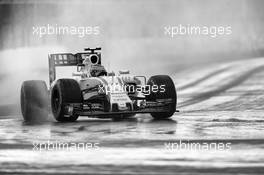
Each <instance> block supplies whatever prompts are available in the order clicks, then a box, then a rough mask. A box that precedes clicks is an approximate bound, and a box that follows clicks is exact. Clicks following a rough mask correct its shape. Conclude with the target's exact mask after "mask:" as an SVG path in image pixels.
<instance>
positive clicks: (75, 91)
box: [51, 79, 83, 122]
mask: <svg viewBox="0 0 264 175" xmlns="http://www.w3.org/2000/svg"><path fill="white" fill-rule="evenodd" d="M82 102H83V97H82V92H81V89H80V86H79V84H78V82H77V81H75V80H73V79H59V80H58V81H57V82H56V84H55V85H54V87H53V88H52V91H51V109H52V113H53V116H54V118H55V119H56V120H57V121H60V122H74V121H76V120H77V119H78V117H79V116H78V115H65V104H66V103H82Z"/></svg>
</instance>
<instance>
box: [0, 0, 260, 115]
mask: <svg viewBox="0 0 264 175" xmlns="http://www.w3.org/2000/svg"><path fill="white" fill-rule="evenodd" d="M263 6H264V1H262V0H221V1H219V0H200V1H196V0H166V1H160V0H144V1H142V0H134V1H129V0H79V1H77V0H74V1H69V0H65V1H62V0H58V1H51V0H44V1H40V0H35V1H33V0H29V1H26V0H13V1H12V0H10V1H6V0H0V23H1V25H0V115H2V116H3V115H10V114H11V113H12V114H13V113H15V114H16V113H18V111H19V110H18V106H19V91H20V85H21V83H22V81H23V80H26V79H44V80H46V81H47V80H48V64H47V55H48V54H49V53H54V52H77V51H82V50H83V48H84V47H102V48H103V50H102V55H103V58H102V62H103V64H105V66H106V67H107V68H108V70H115V71H117V70H120V69H129V70H130V71H131V73H133V74H143V75H147V76H149V75H153V74H169V75H173V74H176V73H177V72H179V71H182V70H184V69H191V68H195V67H197V66H199V65H205V66H208V65H209V64H210V63H211V62H222V61H229V60H234V59H250V58H253V57H261V56H263V54H264V35H263V31H264V24H263V21H264V11H263V9H262V8H263ZM47 24H50V25H55V24H57V25H63V26H77V27H78V26H99V27H100V35H86V36H85V37H83V38H80V37H78V36H76V35H45V36H43V37H41V38H40V37H38V36H35V35H33V26H46V25H47ZM179 24H182V25H188V24H190V25H196V26H231V27H232V34H231V35H227V36H225V35H222V36H219V37H216V38H212V37H210V36H205V35H193V36H190V35H189V36H188V35H177V36H175V37H174V38H170V37H168V36H166V35H164V27H165V26H177V25H179Z"/></svg>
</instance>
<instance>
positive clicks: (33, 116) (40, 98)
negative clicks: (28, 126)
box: [20, 80, 49, 122]
mask: <svg viewBox="0 0 264 175" xmlns="http://www.w3.org/2000/svg"><path fill="white" fill-rule="evenodd" d="M48 98H49V95H48V89H47V85H46V83H45V82H44V81H41V80H30V81H24V82H23V83H22V86H21V92H20V105H21V112H22V115H23V118H24V120H25V121H26V122H40V121H45V120H47V119H48V111H49V110H48V103H49V102H48V101H49V100H48Z"/></svg>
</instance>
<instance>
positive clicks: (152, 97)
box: [146, 75, 177, 119]
mask: <svg viewBox="0 0 264 175" xmlns="http://www.w3.org/2000/svg"><path fill="white" fill-rule="evenodd" d="M147 85H148V86H150V87H153V85H157V86H158V87H159V90H158V92H153V90H150V94H149V95H146V100H147V101H156V100H157V99H171V100H172V104H171V105H170V106H169V108H170V109H169V112H159V113H151V116H152V117H153V118H154V119H167V118H169V117H171V116H172V115H173V114H174V112H175V111H176V105H177V93H176V89H175V86H174V83H173V81H172V79H171V78H170V77H169V76H168V75H156V76H152V77H150V78H149V80H148V82H147ZM161 86H162V87H164V90H163V91H162V92H161V90H160V87H161Z"/></svg>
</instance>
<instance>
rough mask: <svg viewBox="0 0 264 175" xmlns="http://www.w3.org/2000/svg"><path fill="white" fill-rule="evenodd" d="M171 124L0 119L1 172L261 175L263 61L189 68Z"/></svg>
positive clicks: (179, 80)
mask: <svg viewBox="0 0 264 175" xmlns="http://www.w3.org/2000/svg"><path fill="white" fill-rule="evenodd" d="M173 79H174V81H175V84H176V87H177V91H178V110H180V112H179V113H175V115H174V116H173V117H172V119H171V120H165V121H155V120H152V119H151V117H150V116H149V115H137V117H136V118H130V119H126V120H121V121H112V120H99V119H87V118H80V119H79V120H78V121H77V122H76V123H56V122H54V121H52V122H48V123H45V124H41V125H27V124H24V123H23V122H22V119H21V118H22V117H21V116H13V117H12V118H10V117H9V116H3V117H2V118H3V119H1V121H0V174H3V173H17V174H20V173H21V174H37V173H39V174H54V173H56V174H89V173H90V174H193V173H197V174H205V173H209V174H249V173H250V174H264V134H263V131H264V129H263V128H264V127H263V125H264V113H263V109H264V91H263V89H264V59H263V58H256V59H250V60H242V61H234V62H228V63H221V64H211V65H206V66H204V67H196V68H192V69H187V70H184V71H182V72H179V73H177V74H175V75H173ZM47 141H50V142H52V143H55V142H65V143H70V142H73V143H82V142H85V143H92V144H94V143H98V145H97V146H98V147H93V148H89V149H86V150H81V149H80V150H68V151H67V150H57V151H54V150H53V151H40V150H33V148H34V147H33V143H44V142H47ZM180 142H185V143H200V144H203V143H220V142H221V143H224V144H227V143H229V144H230V146H231V149H229V150H227V149H226V150H213V149H211V150H205V149H196V150H190V149H188V148H181V149H169V148H168V147H166V144H167V145H168V143H177V144H180Z"/></svg>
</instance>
